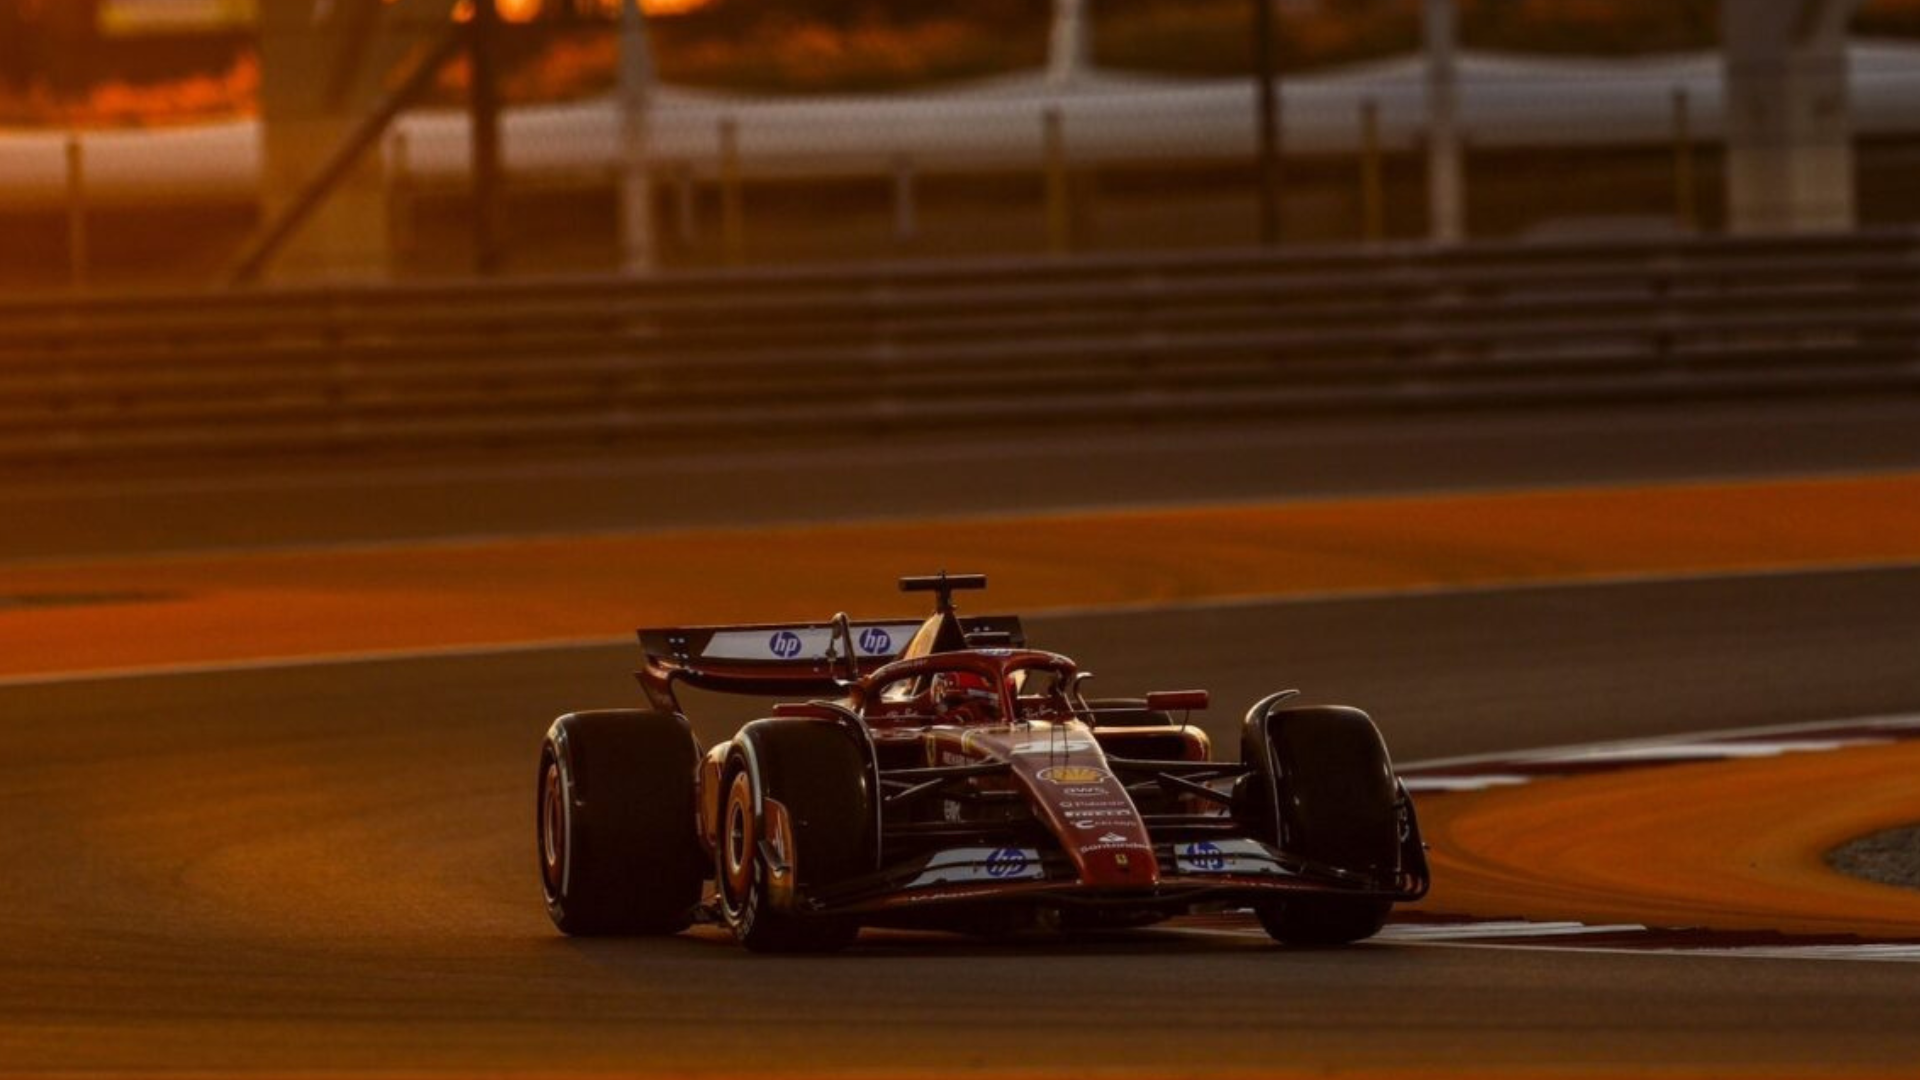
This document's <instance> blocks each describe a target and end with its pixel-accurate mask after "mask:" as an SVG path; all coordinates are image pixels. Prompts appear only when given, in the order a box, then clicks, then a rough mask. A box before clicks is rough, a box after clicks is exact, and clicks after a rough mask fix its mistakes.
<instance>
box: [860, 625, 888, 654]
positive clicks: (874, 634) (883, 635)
mask: <svg viewBox="0 0 1920 1080" xmlns="http://www.w3.org/2000/svg"><path fill="white" fill-rule="evenodd" d="M860 651H861V652H863V653H867V654H868V655H870V656H884V655H886V654H887V653H890V652H892V651H893V635H892V634H889V633H887V632H886V631H885V630H882V629H880V628H879V627H877V626H869V627H867V628H866V629H865V630H862V631H860Z"/></svg>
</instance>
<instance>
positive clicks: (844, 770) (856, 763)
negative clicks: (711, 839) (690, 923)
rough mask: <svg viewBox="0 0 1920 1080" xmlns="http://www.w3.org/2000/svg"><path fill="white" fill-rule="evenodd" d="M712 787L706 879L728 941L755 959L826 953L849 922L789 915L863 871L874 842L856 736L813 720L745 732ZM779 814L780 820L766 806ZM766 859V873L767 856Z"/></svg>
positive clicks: (852, 927) (852, 929)
mask: <svg viewBox="0 0 1920 1080" xmlns="http://www.w3.org/2000/svg"><path fill="white" fill-rule="evenodd" d="M740 739H741V742H742V743H744V744H745V745H746V746H747V747H749V748H750V749H751V756H749V754H748V752H747V751H746V750H744V749H741V748H736V749H735V750H734V752H733V754H732V755H731V756H730V757H729V758H728V761H727V768H726V771H725V774H724V777H723V780H722V786H721V792H722V800H723V806H722V810H721V817H720V832H719V837H718V841H719V842H718V843H716V844H715V845H714V860H715V866H714V878H715V882H716V884H717V890H716V891H717V893H718V896H719V899H720V910H721V914H722V915H723V916H724V918H725V920H726V923H727V925H728V927H729V928H730V929H732V931H733V934H734V937H735V938H737V939H738V940H739V941H740V943H741V944H743V945H745V946H746V947H747V948H749V949H751V950H753V951H755V952H836V951H838V950H840V949H844V948H846V947H847V946H848V945H850V944H852V943H853V940H854V938H855V937H857V936H858V935H859V932H860V925H859V923H858V922H857V921H855V920H853V919H850V918H845V917H839V916H828V915H813V914H805V913H801V912H796V911H793V910H791V909H790V908H789V907H787V906H786V905H785V904H783V903H782V901H781V896H782V895H785V896H809V895H813V894H815V893H817V891H818V890H819V889H821V888H822V887H825V886H830V885H833V884H836V883H838V882H841V881H845V880H847V879H849V878H851V877H854V876H857V875H858V874H861V873H864V872H867V871H870V870H872V869H873V863H874V858H873V856H874V852H873V844H874V843H875V841H876V836H875V827H876V826H875V822H874V820H873V806H872V803H871V802H870V801H869V798H870V795H869V791H870V788H871V785H870V784H869V783H868V765H867V758H866V755H865V753H864V752H863V749H862V747H861V746H860V744H859V743H858V742H857V741H856V736H855V735H854V734H853V733H852V732H851V731H849V730H848V729H847V728H846V727H844V726H842V725H839V724H832V723H825V722H821V721H815V720H777V721H764V720H763V721H760V722H757V723H754V724H750V725H748V727H747V729H746V730H745V731H743V732H742V733H741V736H740ZM769 802H771V803H777V804H778V805H779V808H780V809H782V810H784V819H783V820H768V819H770V818H773V817H774V815H773V813H772V812H771V811H769V810H768V804H769ZM769 854H771V855H772V856H773V858H774V862H773V863H772V864H770V863H769V861H768V855H769Z"/></svg>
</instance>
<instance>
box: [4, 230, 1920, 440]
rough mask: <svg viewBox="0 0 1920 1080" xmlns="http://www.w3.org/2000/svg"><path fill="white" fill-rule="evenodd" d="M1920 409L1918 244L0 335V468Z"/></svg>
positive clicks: (321, 295) (259, 293)
mask: <svg viewBox="0 0 1920 1080" xmlns="http://www.w3.org/2000/svg"><path fill="white" fill-rule="evenodd" d="M1916 389H1920V231H1911V230H1898V231H1888V232H1875V233H1861V234H1850V235H1844V236H1825V237H1804V238H1772V239H1752V238H1719V239H1673V240H1662V241H1639V242H1617V241H1616V242H1605V243H1572V242H1556V243H1545V242H1536V243H1512V244H1479V245H1471V246H1465V247H1457V248H1433V247H1427V246H1387V247H1374V248H1342V249H1326V250H1317V251H1296V250H1285V249H1282V250H1272V249H1257V250H1234V251H1215V252H1204V253H1182V254H1173V255H1168V254H1155V255H1139V256H1103V257H1095V258H1075V259H1065V258H1025V259H1018V260H971V261H966V262H948V263H929V262H915V263H910V264H909V263H902V264H895V265H868V266H861V267H845V266H842V267H823V268H810V269H809V268H790V269H781V270H737V271H727V272H683V273H669V274H661V275H656V276H651V277H644V278H638V277H635V278H629V277H614V276H603V277H575V278H564V279H548V280H540V281H514V282H498V283H459V284H446V285H417V284H408V285H392V286H384V287H383V286H373V285H366V286H349V287H311V288H274V289H262V290H250V291H232V292H209V293H187V294H170V295H129V296H121V297H98V296H93V297H79V296H76V297H74V298H72V299H61V298H52V299H42V300H37V301H36V300H11V301H5V302H0V463H5V464H7V465H11V466H39V465H52V464H58V463H62V462H68V463H79V462H89V461H96V462H98V461H108V462H110V461H116V460H118V461H147V460H152V459H155V458H158V457H167V456H174V457H186V458H196V459H217V458H223V457H225V458H243V457H245V458H252V457H257V456H259V455H262V454H367V453H386V452H395V451H409V450H422V449H437V450H449V449H451V450H458V451H461V452H470V451H476V450H481V449H483V448H489V447H492V448H499V447H514V446H519V447H563V446H572V447H591V446H615V445H625V446H629V447H642V448H645V447H666V446H680V445H686V444H692V443H714V444H720V443H737V442H741V441H748V440H768V441H773V442H801V441H807V442H813V441H820V440H858V439H867V438H872V437H875V436H881V435H887V436H892V435H897V434H899V433H902V432H915V431H923V430H924V431H939V432H945V433H948V434H951V433H953V432H957V431H962V430H966V431H979V432H980V433H981V435H982V437H989V436H990V435H991V434H992V433H993V432H994V431H996V430H1002V431H1004V430H1008V429H1016V428H1032V427H1040V426H1048V425H1071V424H1097V425H1130V424H1160V423H1172V422H1186V421H1199V422H1204V421H1207V420H1210V419H1226V418H1233V417H1240V418H1245V417H1279V416H1288V415H1291V416H1301V415H1313V414H1328V413H1340V412H1373V413H1377V412H1382V411H1395V410H1439V409H1448V410H1454V409H1476V408H1477V409H1519V408H1528V407H1539V406H1548V405H1577V404H1583V403H1599V402H1620V401H1644V402H1670V401H1686V400H1697V399H1709V398H1736V397H1756V396H1769V395H1771V396H1810V395H1819V394H1840V393H1846V394H1894V393H1901V394H1910V393H1912V392H1914V391H1915V390H1916Z"/></svg>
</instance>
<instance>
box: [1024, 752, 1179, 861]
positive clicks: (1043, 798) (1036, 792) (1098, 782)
mask: <svg viewBox="0 0 1920 1080" xmlns="http://www.w3.org/2000/svg"><path fill="white" fill-rule="evenodd" d="M1003 752H1004V753H1005V754H1006V757H1007V760H1008V761H1010V762H1011V763H1012V765H1013V774H1014V776H1015V777H1017V778H1018V779H1019V781H1020V783H1021V784H1023V785H1024V786H1025V787H1026V790H1027V797H1028V801H1029V802H1030V804H1031V805H1032V807H1033V812H1034V816H1035V817H1037V818H1039V819H1040V820H1041V821H1044V822H1046V823H1047V826H1048V828H1050V829H1052V830H1053V835H1054V837H1055V838H1056V839H1058V840H1059V842H1060V847H1061V849H1062V850H1064V851H1065V852H1066V853H1067V857H1068V858H1069V859H1071V860H1073V864H1074V867H1075V869H1076V870H1077V871H1078V872H1079V875H1080V881H1081V883H1082V884H1086V885H1103V886H1112V887H1142V886H1151V885H1156V884H1158V883H1159V881H1160V865H1159V863H1158V862H1157V861H1156V860H1155V859H1154V857H1153V844H1152V843H1151V842H1150V841H1149V840H1148V838H1147V826H1146V823H1145V822H1143V821H1141V820H1140V811H1139V810H1138V809H1137V808H1136V807H1135V806H1134V805H1133V799H1132V798H1130V797H1129V796H1128V795H1127V789H1126V787H1125V786H1124V785H1122V784H1121V783H1120V781H1119V779H1118V778H1117V777H1115V776H1114V775H1113V772H1112V770H1110V769H1109V768H1108V767H1107V758H1106V754H1104V753H1103V752H1102V751H1101V750H1100V744H1099V743H1098V742H1097V741H1096V740H1095V739H1094V737H1093V733H1092V732H1091V731H1089V730H1087V728H1086V726H1085V725H1083V724H1081V723H1079V722H1078V721H1074V722H1072V723H1069V724H1063V725H1058V726H1052V725H1045V724H1035V725H1033V729H1032V730H1030V731H1020V732H1015V733H1010V734H1009V735H1008V736H1007V738H1006V740H1005V746H1004V751H1003Z"/></svg>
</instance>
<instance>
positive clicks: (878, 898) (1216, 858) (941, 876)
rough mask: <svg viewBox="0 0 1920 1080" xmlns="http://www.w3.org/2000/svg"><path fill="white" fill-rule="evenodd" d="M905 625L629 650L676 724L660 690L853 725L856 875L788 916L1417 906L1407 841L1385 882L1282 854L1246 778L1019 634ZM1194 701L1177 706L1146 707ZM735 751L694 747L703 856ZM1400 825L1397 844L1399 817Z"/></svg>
mask: <svg viewBox="0 0 1920 1080" xmlns="http://www.w3.org/2000/svg"><path fill="white" fill-rule="evenodd" d="M944 599H945V598H944V597H943V601H944ZM911 626H913V624H911V623H904V622H898V621H896V622H886V623H858V624H856V623H850V622H848V621H847V620H846V619H845V617H844V616H842V617H840V618H839V619H838V620H836V621H835V622H833V623H827V624H818V625H808V626H792V625H784V626H782V625H756V626H732V627H705V628H685V629H672V630H650V631H643V632H642V634H641V637H642V641H643V643H644V645H645V647H646V651H647V667H646V668H645V670H643V671H642V672H641V673H640V676H639V677H640V680H641V683H642V685H643V686H644V687H645V689H646V691H647V694H648V696H649V697H650V698H651V699H652V700H653V702H654V704H655V706H656V708H659V709H661V710H662V711H673V712H678V711H679V703H678V701H677V700H676V698H675V695H674V686H675V684H676V683H687V684H689V685H694V686H698V687H702V688H706V689H710V690H721V691H731V692H740V693H749V694H756V695H769V696H794V697H807V698H809V699H808V700H797V701H793V702H789V703H783V704H780V705H778V706H776V707H775V708H774V710H773V714H774V717H775V718H776V720H777V719H785V718H794V719H800V718H805V719H809V720H812V721H816V722H826V723H837V724H844V725H850V726H851V727H852V728H853V729H855V730H857V732H858V735H859V737H860V738H861V739H863V740H864V741H865V745H867V746H869V747H870V748H871V750H870V754H871V758H870V760H871V763H872V777H871V782H873V783H875V784H877V791H876V792H875V795H876V796H877V797H876V798H875V799H874V803H875V806H876V811H875V812H876V816H877V819H878V821H877V836H878V843H877V850H876V851H875V852H874V855H873V859H872V862H873V869H872V872H871V873H868V874H861V875H859V876H857V877H856V878H854V879H852V880H848V881H844V882H837V883H834V884H833V885H832V886H831V887H829V888H824V889H819V890H815V891H812V892H808V891H806V890H797V891H796V890H791V889H787V890H785V891H782V892H781V893H780V894H779V895H781V896H782V900H783V903H786V904H790V905H791V907H792V909H793V910H796V911H801V912H811V913H822V914H830V913H848V914H858V915H860V916H861V917H862V919H863V920H865V921H887V918H888V917H889V916H899V917H900V918H899V921H903V922H910V923H911V922H916V921H917V922H920V923H928V922H932V923H934V924H939V923H940V922H941V918H942V916H941V915H940V914H939V913H942V912H944V913H947V914H948V915H955V914H957V913H962V912H965V911H967V910H970V909H973V908H978V907H980V906H982V905H1006V904H1020V903H1025V904H1028V905H1030V906H1033V907H1036V908H1057V909H1067V908H1073V907H1076V906H1078V907H1081V908H1083V909H1090V908H1094V907H1098V908H1101V909H1104V910H1105V911H1106V912H1107V913H1108V914H1117V915H1118V916H1119V918H1120V919H1123V920H1125V921H1128V922H1129V924H1138V923H1141V922H1147V921H1152V920H1153V919H1155V918H1161V917H1166V916H1168V915H1172V914H1177V913H1181V912H1183V911H1187V910H1191V909H1193V908H1194V907H1195V906H1196V905H1200V904H1206V903H1223V904H1224V903H1231V902H1235V901H1242V902H1244V901H1247V900H1249V899H1252V898H1255V897H1257V896H1259V895H1262V894H1265V895H1272V894H1273V893H1276V892H1289V891H1292V892H1297V891H1300V890H1312V891H1342V892H1350V893H1355V894H1367V895H1375V896H1381V897H1388V898H1392V899H1395V900H1407V899H1414V898H1417V897H1418V896H1420V895H1421V894H1423V893H1424V891H1425V887H1426V878H1425V864H1424V859H1423V858H1419V857H1418V856H1417V852H1418V848H1419V841H1418V835H1417V832H1411V835H1410V837H1409V841H1410V848H1409V850H1410V852H1412V853H1413V856H1414V857H1413V858H1411V859H1410V860H1409V862H1408V863H1407V865H1405V866H1404V867H1403V869H1402V871H1401V872H1400V873H1399V874H1398V875H1397V876H1396V877H1395V878H1394V879H1393V880H1384V881H1382V880H1364V879H1359V878H1356V877H1355V876H1354V875H1352V874H1348V873H1345V872H1342V871H1340V870H1337V869H1334V868H1330V867H1321V866H1315V865H1312V864H1310V863H1308V862H1306V861H1304V860H1301V859H1298V858H1295V857H1293V856H1291V855H1289V853H1288V852H1286V851H1285V850H1283V849H1282V848H1281V847H1280V846H1279V845H1278V843H1277V842H1276V838H1274V837H1272V836H1271V835H1261V830H1260V828H1259V827H1258V823H1257V820H1256V819H1254V818H1253V817H1251V816H1250V815H1248V814H1247V813H1246V812H1245V811H1244V808H1243V806H1242V805H1241V799H1242V788H1243V787H1244V785H1245V783H1246V778H1247V777H1248V775H1249V774H1250V772H1251V770H1250V768H1249V767H1248V766H1247V765H1244V764H1241V763H1221V762H1214V761H1212V760H1211V746H1210V743H1209V740H1208V738H1207V736H1206V734H1205V733H1204V732H1203V731H1201V730H1200V729H1198V728H1195V727H1191V726H1188V725H1186V724H1185V723H1184V722H1182V723H1179V724H1175V723H1173V722H1172V720H1171V718H1169V717H1166V716H1164V715H1161V714H1157V713H1155V712H1154V711H1152V710H1149V709H1145V708H1141V707H1140V703H1138V702H1132V703H1126V705H1125V707H1124V708H1121V709H1115V708H1102V707H1100V706H1099V705H1098V704H1097V703H1096V704H1089V703H1088V702H1086V701H1085V700H1084V699H1083V698H1082V697H1081V695H1080V689H1079V687H1080V682H1081V673H1080V672H1079V670H1078V668H1077V666H1076V665H1075V664H1074V662H1073V661H1072V660H1070V659H1068V658H1067V657H1064V656H1061V655H1058V654H1056V653H1050V652H1042V651H1037V650H1032V649H1026V648H1017V647H1009V646H1011V645H1017V644H1019V643H1020V641H1021V640H1022V632H1021V628H1020V625H1019V622H1018V620H1017V619H1012V618H1008V617H993V618H984V619H968V620H962V619H960V618H959V617H958V616H956V615H954V614H953V613H952V611H951V608H950V607H947V606H944V605H943V608H942V610H941V611H940V612H937V613H936V614H935V615H934V617H933V618H931V619H929V620H927V621H926V622H925V623H924V624H920V625H918V626H917V628H915V629H913V632H912V636H911V639H910V640H907V641H906V643H905V644H904V646H901V645H900V641H901V640H902V639H903V638H904V637H905V633H906V630H907V628H908V627H911ZM823 642H824V645H823V644H822V643H823ZM976 642H991V644H985V645H980V644H975V643H976ZM896 646H899V647H896ZM756 650H759V651H760V652H762V653H763V655H754V654H755V652H756ZM941 693H945V694H948V695H949V698H948V699H942V698H940V697H939V696H938V695H939V694H941ZM1204 700H1205V695H1204V694H1202V693H1198V692H1185V693H1181V694H1178V695H1164V696H1162V697H1161V701H1160V703H1161V704H1168V703H1171V704H1173V705H1175V706H1179V705H1186V706H1192V705H1195V704H1197V703H1201V702H1204ZM763 723H764V721H763ZM741 737H745V732H744V731H743V734H742V736H741ZM733 745H734V744H733V743H732V742H723V743H721V744H719V745H717V746H714V747H712V748H710V750H709V751H708V752H707V753H706V754H705V755H704V757H703V760H702V763H701V766H700V775H699V778H698V783H697V785H696V801H697V814H696V817H697V821H698V831H699V837H700V842H701V844H702V846H703V847H704V848H705V849H706V850H707V851H708V853H709V854H711V853H713V851H714V850H715V847H716V845H717V844H718V843H719V842H720V829H721V822H720V818H721V809H722V800H723V799H724V798H725V794H724V793H723V792H722V791H721V784H722V780H723V776H724V775H725V769H726V762H727V760H728V754H729V751H730V749H731V748H732V746H733ZM767 801H768V803H769V804H772V803H773V800H772V799H769V800H767ZM785 812H786V811H785V808H784V807H779V806H773V807H772V808H771V811H770V812H769V813H766V814H756V816H755V820H756V823H757V824H756V827H757V828H766V827H768V826H765V825H764V824H763V823H764V822H766V821H769V820H770V821H773V822H775V823H776V826H779V825H784V824H785V822H784V820H783V815H784V814H785ZM1408 815H1409V817H1408V822H1409V828H1410V829H1411V807H1410V804H1409V808H1408ZM923 915H924V916H926V917H922V916H923Z"/></svg>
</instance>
